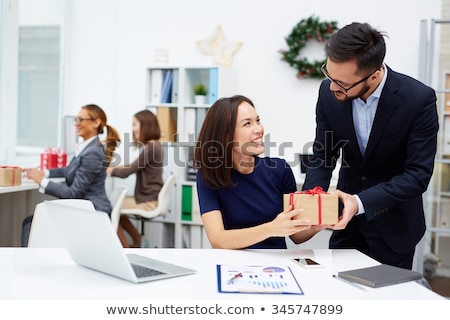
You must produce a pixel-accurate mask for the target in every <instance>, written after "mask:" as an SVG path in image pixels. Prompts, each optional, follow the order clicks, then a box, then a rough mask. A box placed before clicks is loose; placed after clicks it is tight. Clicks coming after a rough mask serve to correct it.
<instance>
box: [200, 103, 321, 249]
mask: <svg viewBox="0 0 450 320" xmlns="http://www.w3.org/2000/svg"><path fill="white" fill-rule="evenodd" d="M263 137H264V127H263V125H262V124H261V122H260V119H259V116H258V114H257V113H256V111H255V108H254V106H253V103H252V101H251V100H250V99H248V98H246V97H244V96H240V95H237V96H233V97H230V98H222V99H219V100H217V101H216V102H215V103H214V104H213V105H212V106H211V108H210V109H209V110H208V112H207V114H206V117H205V120H204V122H203V126H202V129H201V131H200V134H199V138H198V142H197V146H196V148H195V156H194V160H195V163H196V166H197V167H198V169H199V170H198V173H197V192H198V198H199V204H200V213H201V215H202V221H203V225H204V227H205V231H206V234H207V236H208V239H209V241H210V243H211V245H212V247H213V248H225V249H243V248H253V249H256V248H257V249H285V248H286V241H285V237H286V236H290V238H291V240H292V241H293V242H294V243H300V242H304V241H306V240H308V239H310V238H311V237H312V236H313V235H314V234H316V233H317V232H318V231H320V230H322V229H324V228H325V226H310V225H308V224H309V221H307V220H295V219H293V217H294V216H296V215H298V214H299V213H300V212H301V210H300V209H298V210H292V208H289V209H287V210H285V211H283V194H287V193H292V192H295V191H296V190H297V187H296V182H295V179H294V174H293V173H292V169H291V168H290V166H289V165H288V164H287V163H286V161H285V160H283V159H280V158H270V157H259V155H261V154H262V153H263V152H264V145H263Z"/></svg>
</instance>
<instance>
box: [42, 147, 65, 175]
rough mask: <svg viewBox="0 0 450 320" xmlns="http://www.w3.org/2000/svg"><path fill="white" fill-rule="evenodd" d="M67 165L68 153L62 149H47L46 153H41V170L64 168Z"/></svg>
mask: <svg viewBox="0 0 450 320" xmlns="http://www.w3.org/2000/svg"><path fill="white" fill-rule="evenodd" d="M66 165H67V153H66V152H64V151H63V150H61V149H58V148H56V149H52V148H47V149H45V152H44V153H41V166H40V167H41V170H44V169H54V168H64V167H65V166H66Z"/></svg>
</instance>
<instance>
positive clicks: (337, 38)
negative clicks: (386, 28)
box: [325, 22, 386, 73]
mask: <svg viewBox="0 0 450 320" xmlns="http://www.w3.org/2000/svg"><path fill="white" fill-rule="evenodd" d="M384 36H385V34H384V33H382V32H380V31H378V30H376V29H374V28H372V27H371V26H370V25H369V24H368V23H359V22H353V23H351V24H348V25H346V26H345V27H343V28H341V29H339V30H338V31H337V32H336V33H335V34H333V35H332V36H331V38H330V39H329V40H328V41H327V43H326V44H325V54H326V55H327V56H328V58H329V59H330V60H332V61H333V62H347V61H352V60H355V61H356V64H357V67H358V72H359V73H368V72H374V71H375V70H377V69H379V68H381V65H382V64H383V61H384V57H385V55H386V43H385V42H384Z"/></svg>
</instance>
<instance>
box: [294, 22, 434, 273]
mask: <svg viewBox="0 0 450 320" xmlns="http://www.w3.org/2000/svg"><path fill="white" fill-rule="evenodd" d="M325 52H326V55H327V61H326V63H325V64H324V65H323V66H322V71H323V73H324V75H325V76H326V78H327V79H325V80H324V81H323V82H322V84H321V86H320V90H319V97H318V101H317V106H316V123H317V128H316V137H315V141H314V147H313V149H314V156H313V159H312V161H311V164H310V165H309V168H308V170H307V173H306V179H305V183H304V185H303V189H304V190H306V189H311V188H313V187H314V186H321V187H322V188H324V189H325V190H327V189H328V187H329V183H330V179H331V176H332V171H333V169H334V168H335V166H336V163H337V160H338V158H339V156H341V160H340V161H341V168H340V171H339V180H338V184H337V189H338V190H337V191H336V193H337V194H338V196H339V199H340V201H341V203H342V204H343V209H342V212H341V215H340V218H339V222H338V223H337V224H336V225H335V226H334V227H333V229H334V231H333V234H332V236H331V238H330V243H329V246H330V248H356V249H358V250H360V251H362V252H364V253H366V254H367V255H369V256H371V257H372V258H374V259H376V260H378V261H379V262H381V263H386V264H390V265H394V266H399V267H402V268H407V269H411V268H412V262H413V257H414V251H415V246H416V244H417V243H418V242H419V241H420V239H421V238H422V236H423V235H424V233H425V228H426V226H425V217H424V209H423V202H422V194H423V193H424V192H425V191H426V189H427V187H428V184H429V182H430V179H431V176H432V173H433V167H434V157H435V154H436V144H437V132H438V116H437V108H436V94H435V92H434V90H433V89H431V88H429V87H427V86H425V85H424V84H422V83H420V82H419V81H417V80H415V79H413V78H411V77H408V76H406V75H403V74H400V73H397V72H395V71H393V70H392V69H391V68H389V67H388V66H387V65H386V64H385V63H384V57H385V53H386V45H385V41H384V35H383V34H382V33H381V32H379V31H378V30H376V29H373V28H372V27H371V26H370V25H368V24H367V23H352V24H349V25H347V26H345V27H343V28H342V29H340V30H339V31H338V32H336V33H335V34H334V35H333V36H332V37H331V38H330V40H329V41H328V42H327V44H326V46H325Z"/></svg>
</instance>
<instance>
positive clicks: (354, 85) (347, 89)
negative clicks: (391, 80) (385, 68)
mask: <svg viewBox="0 0 450 320" xmlns="http://www.w3.org/2000/svg"><path fill="white" fill-rule="evenodd" d="M326 67H327V64H326V63H324V64H323V65H322V66H321V67H320V70H321V71H322V73H323V75H324V76H325V77H326V78H327V79H328V80H330V81H331V82H334V83H335V84H336V85H337V86H338V87H339V88H341V89H342V90H343V91H344V92H345V93H347V92H348V91H350V90H351V89H353V88H354V87H356V86H357V85H358V84H360V83H361V82H364V81H366V80H367V79H369V78H370V76H372V75H373V74H374V73H375V72H377V71H378V70H380V68H378V69H377V70H375V71H374V72H372V73H371V74H369V75H368V76H367V77H365V78H362V79H361V80H359V81H358V82H356V83H354V84H352V85H351V86H350V87H348V88H344V87H343V86H342V85H341V84H339V81H338V80H334V79H333V78H332V77H330V75H329V74H328V71H327V69H326Z"/></svg>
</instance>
